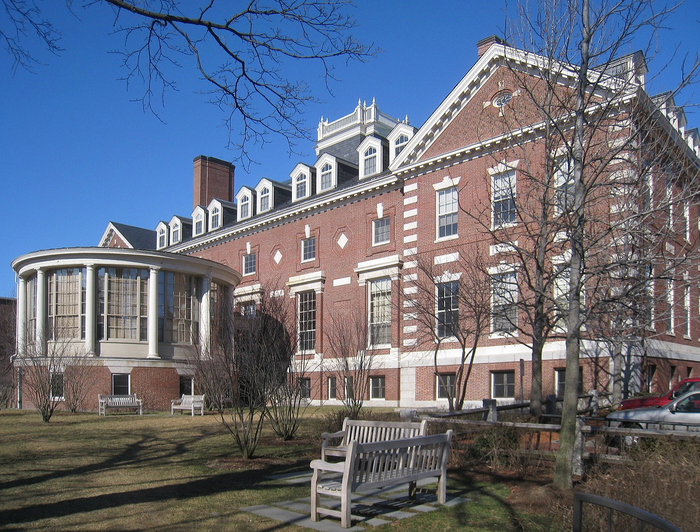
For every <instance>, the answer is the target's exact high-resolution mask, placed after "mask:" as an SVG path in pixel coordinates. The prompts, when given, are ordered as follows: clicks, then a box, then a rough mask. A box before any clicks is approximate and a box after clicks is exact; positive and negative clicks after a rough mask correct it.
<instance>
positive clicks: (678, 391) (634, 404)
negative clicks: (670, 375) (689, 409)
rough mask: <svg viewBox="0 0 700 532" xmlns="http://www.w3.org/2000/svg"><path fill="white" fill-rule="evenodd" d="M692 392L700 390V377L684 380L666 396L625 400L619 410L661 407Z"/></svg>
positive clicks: (648, 396) (647, 396)
mask: <svg viewBox="0 0 700 532" xmlns="http://www.w3.org/2000/svg"><path fill="white" fill-rule="evenodd" d="M691 390H700V377H690V378H688V379H683V380H682V381H681V382H679V383H678V384H677V385H676V387H675V388H673V389H672V390H671V391H670V392H668V393H667V394H666V395H642V396H640V397H632V398H630V399H625V400H624V401H622V402H621V403H620V406H619V407H618V410H630V409H632V408H653V407H661V406H664V405H666V404H668V403H670V402H671V401H673V400H674V399H675V398H676V397H680V396H681V395H683V394H684V393H687V392H689V391H691Z"/></svg>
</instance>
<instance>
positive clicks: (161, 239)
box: [158, 227, 168, 249]
mask: <svg viewBox="0 0 700 532" xmlns="http://www.w3.org/2000/svg"><path fill="white" fill-rule="evenodd" d="M167 245H168V232H167V231H166V230H165V228H164V227H161V228H160V229H159V230H158V249H161V248H164V247H165V246H167Z"/></svg>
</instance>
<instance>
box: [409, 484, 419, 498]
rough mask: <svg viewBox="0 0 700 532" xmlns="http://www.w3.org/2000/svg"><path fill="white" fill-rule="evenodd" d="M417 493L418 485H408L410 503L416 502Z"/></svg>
mask: <svg viewBox="0 0 700 532" xmlns="http://www.w3.org/2000/svg"><path fill="white" fill-rule="evenodd" d="M417 492H418V484H417V483H416V482H409V483H408V498H409V499H411V500H412V501H414V500H416V493H417Z"/></svg>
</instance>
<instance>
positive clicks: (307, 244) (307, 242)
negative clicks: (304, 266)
mask: <svg viewBox="0 0 700 532" xmlns="http://www.w3.org/2000/svg"><path fill="white" fill-rule="evenodd" d="M311 243H313V256H311V255H309V256H308V257H307V256H306V255H307V251H309V249H310V248H311ZM316 245H317V242H316V237H315V236H313V235H312V236H310V237H309V238H302V240H301V262H313V261H315V260H316V254H317V251H318V250H317V249H316Z"/></svg>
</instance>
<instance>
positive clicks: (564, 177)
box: [554, 156, 576, 216]
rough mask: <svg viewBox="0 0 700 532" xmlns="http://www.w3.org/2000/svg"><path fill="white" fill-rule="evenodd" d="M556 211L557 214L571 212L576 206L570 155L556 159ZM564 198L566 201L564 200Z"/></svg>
mask: <svg viewBox="0 0 700 532" xmlns="http://www.w3.org/2000/svg"><path fill="white" fill-rule="evenodd" d="M554 166H555V170H554V213H555V214H556V215H557V216H560V215H562V214H567V213H570V212H571V211H572V210H573V208H574V205H573V203H574V190H573V189H574V186H575V184H576V183H575V182H574V176H573V161H572V160H571V158H570V157H568V156H562V157H557V158H556V159H555V160H554ZM562 198H563V199H564V202H562Z"/></svg>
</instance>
